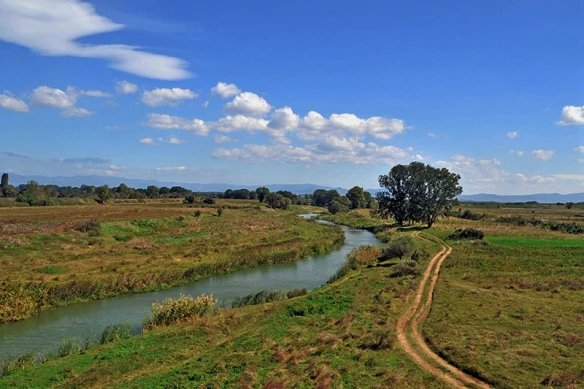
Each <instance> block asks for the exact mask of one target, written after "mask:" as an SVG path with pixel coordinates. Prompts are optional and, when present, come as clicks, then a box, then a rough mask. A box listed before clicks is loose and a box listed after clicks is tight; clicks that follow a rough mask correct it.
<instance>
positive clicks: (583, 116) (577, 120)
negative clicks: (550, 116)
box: [556, 105, 584, 126]
mask: <svg viewBox="0 0 584 389" xmlns="http://www.w3.org/2000/svg"><path fill="white" fill-rule="evenodd" d="M583 124H584V106H582V107H576V106H573V105H567V106H565V107H564V108H562V114H561V116H560V120H559V121H557V122H556V125H557V126H577V125H583Z"/></svg>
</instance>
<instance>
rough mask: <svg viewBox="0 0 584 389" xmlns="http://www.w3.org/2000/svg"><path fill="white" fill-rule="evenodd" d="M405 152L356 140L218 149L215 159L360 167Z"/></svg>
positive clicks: (385, 162)
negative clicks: (298, 145)
mask: <svg viewBox="0 0 584 389" xmlns="http://www.w3.org/2000/svg"><path fill="white" fill-rule="evenodd" d="M407 155H408V154H407V152H406V151H405V150H402V149H399V148H397V147H394V146H380V145H377V144H375V143H373V142H369V143H362V142H358V141H357V140H355V139H329V140H328V142H322V143H319V144H312V145H306V146H303V147H295V146H290V145H285V144H275V145H254V144H249V145H245V146H243V147H241V148H234V149H218V150H215V152H214V153H213V157H215V158H226V159H236V160H246V161H252V162H264V161H275V162H276V161H277V162H290V163H294V162H302V163H354V164H359V165H388V164H394V163H396V162H397V161H399V160H402V159H404V158H406V157H407Z"/></svg>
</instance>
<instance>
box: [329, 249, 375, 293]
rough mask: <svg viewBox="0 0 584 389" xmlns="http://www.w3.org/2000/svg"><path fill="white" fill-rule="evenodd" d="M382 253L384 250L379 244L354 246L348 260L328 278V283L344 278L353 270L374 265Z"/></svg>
mask: <svg viewBox="0 0 584 389" xmlns="http://www.w3.org/2000/svg"><path fill="white" fill-rule="evenodd" d="M381 255H382V250H381V248H380V247H378V246H359V247H358V248H354V249H353V250H351V252H350V253H349V254H347V261H346V262H345V263H344V264H343V265H342V266H341V267H340V268H339V270H337V272H336V273H335V274H334V275H333V276H332V277H331V278H330V279H329V280H328V283H329V284H330V283H333V282H335V281H337V280H339V279H341V278H343V277H344V276H346V275H347V274H349V272H350V271H351V270H357V269H358V268H360V267H363V266H370V265H373V264H374V263H375V262H376V261H377V259H378V258H379V257H380V256H381Z"/></svg>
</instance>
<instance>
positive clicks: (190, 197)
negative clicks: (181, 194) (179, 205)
mask: <svg viewBox="0 0 584 389" xmlns="http://www.w3.org/2000/svg"><path fill="white" fill-rule="evenodd" d="M194 202H195V196H193V195H188V196H185V199H184V200H183V203H185V204H193V203H194Z"/></svg>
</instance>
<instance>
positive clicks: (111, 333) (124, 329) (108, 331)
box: [99, 322, 132, 344]
mask: <svg viewBox="0 0 584 389" xmlns="http://www.w3.org/2000/svg"><path fill="white" fill-rule="evenodd" d="M131 336H132V330H131V328H130V323H128V322H125V323H118V324H114V325H109V326H107V327H105V329H104V330H103V332H102V333H101V336H100V337H99V344H106V343H110V342H115V341H116V340H120V339H126V338H129V337H131Z"/></svg>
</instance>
